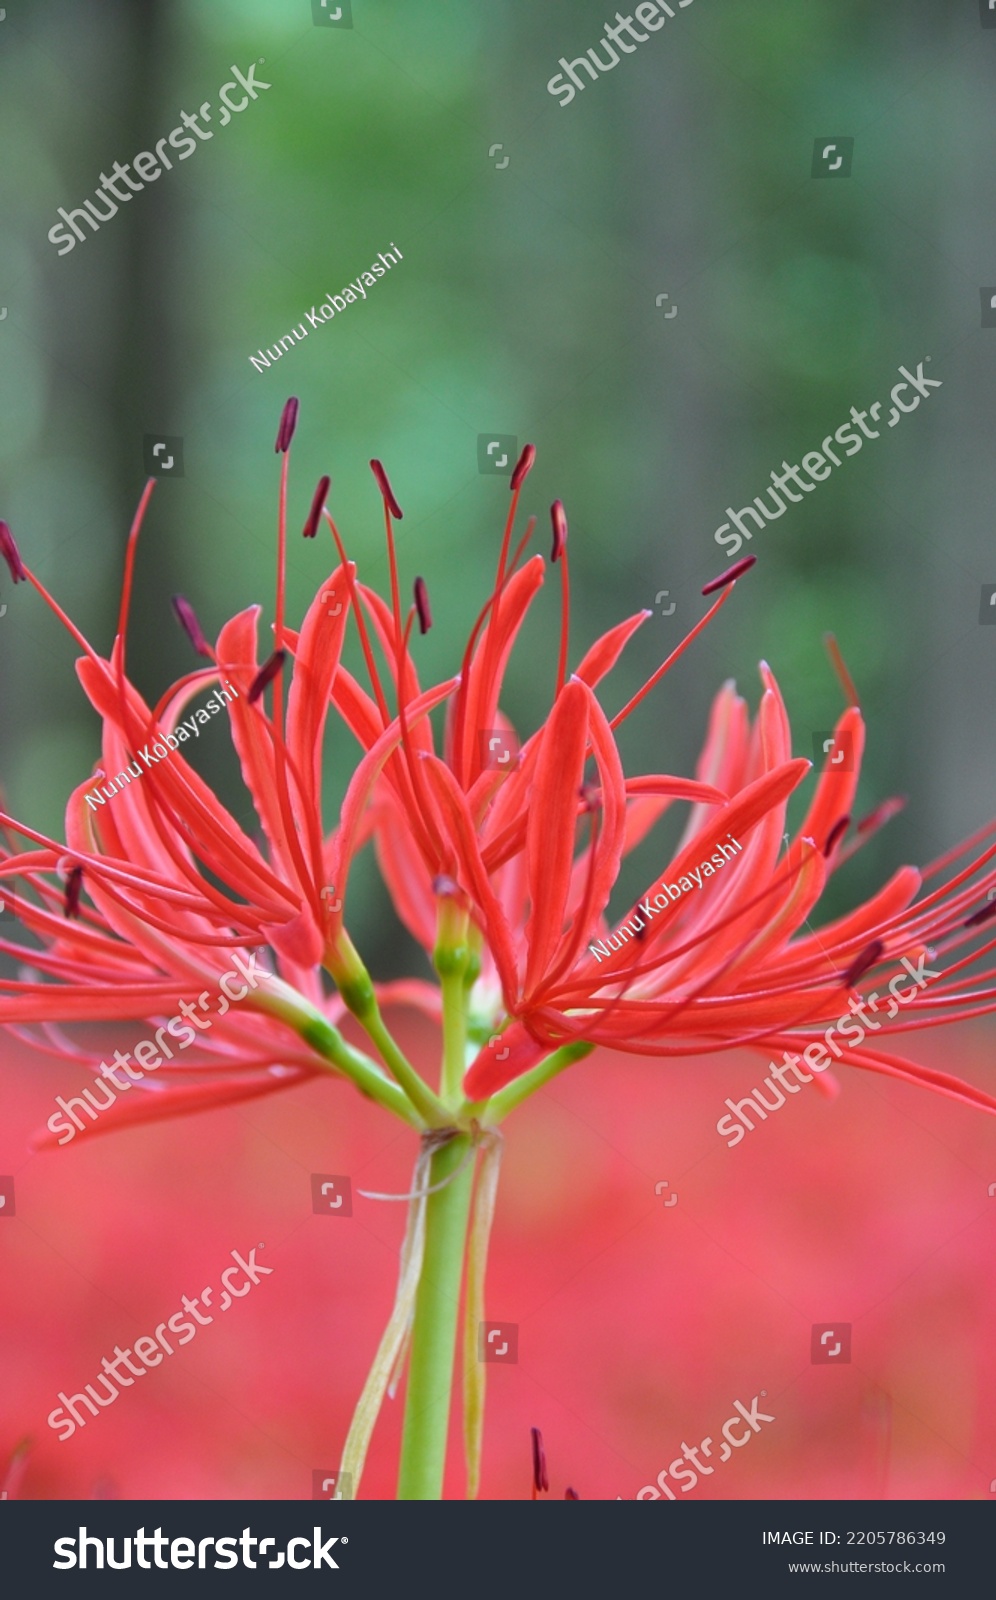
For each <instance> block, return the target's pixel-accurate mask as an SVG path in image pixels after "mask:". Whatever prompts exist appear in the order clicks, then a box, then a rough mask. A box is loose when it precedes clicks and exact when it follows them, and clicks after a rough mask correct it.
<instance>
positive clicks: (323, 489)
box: [303, 477, 332, 539]
mask: <svg viewBox="0 0 996 1600" xmlns="http://www.w3.org/2000/svg"><path fill="white" fill-rule="evenodd" d="M331 487H332V480H331V478H328V477H325V478H319V480H318V488H317V489H316V490H315V493H314V496H313V498H312V501H311V510H310V511H309V512H308V520H307V522H306V523H305V524H304V530H303V531H304V537H305V538H306V539H313V538H314V537H315V534H316V533H317V532H318V524H319V523H320V522H321V520H322V512H323V511H324V510H325V501H326V499H327V497H328V492H329V489H330V488H331Z"/></svg>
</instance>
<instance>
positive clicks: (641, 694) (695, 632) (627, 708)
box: [609, 587, 733, 729]
mask: <svg viewBox="0 0 996 1600" xmlns="http://www.w3.org/2000/svg"><path fill="white" fill-rule="evenodd" d="M732 593H733V589H732V587H731V588H727V589H724V590H723V593H722V594H721V595H720V597H719V599H718V600H716V601H714V602H713V604H712V605H711V606H710V608H709V610H708V611H707V612H706V614H705V616H704V617H702V618H701V620H700V621H699V622H697V623H696V624H695V626H694V628H693V629H692V631H691V632H690V633H687V634H686V635H685V637H684V639H682V641H681V643H680V644H679V645H678V646H677V647H676V648H675V649H674V650H672V651H671V654H670V655H669V656H668V658H667V660H666V661H664V662H663V663H662V664H661V665H660V666H659V667H658V668H657V671H656V672H655V673H653V674H652V675H651V676H650V677H649V678H648V679H647V681H646V683H645V684H644V685H643V688H642V689H638V690H637V692H636V694H635V695H634V696H633V698H632V699H631V700H628V701H627V702H626V704H625V705H624V706H623V708H622V710H621V711H617V712H616V714H615V716H614V717H613V718H612V721H611V722H610V723H609V727H610V728H611V729H615V728H618V726H619V724H620V722H624V721H625V720H626V718H627V717H628V716H629V715H630V713H631V712H632V711H635V710H636V708H637V706H638V705H639V704H640V701H641V700H643V699H644V698H645V696H646V695H648V694H649V693H650V691H651V689H653V688H654V687H655V685H656V684H658V683H659V682H660V680H661V679H662V678H663V676H664V674H665V673H666V672H670V670H671V668H672V667H673V666H674V663H675V662H676V661H677V660H678V658H679V657H680V656H683V655H684V653H685V651H686V650H687V649H688V646H689V645H690V644H691V643H692V641H693V639H697V638H698V636H699V634H700V633H701V632H702V630H703V628H707V627H708V626H709V623H710V622H711V621H712V619H713V617H714V616H715V615H716V612H717V611H718V610H719V609H720V607H721V606H725V604H726V602H727V600H729V598H730V596H731V594H732Z"/></svg>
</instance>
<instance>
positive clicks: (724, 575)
mask: <svg viewBox="0 0 996 1600" xmlns="http://www.w3.org/2000/svg"><path fill="white" fill-rule="evenodd" d="M756 560H757V556H744V557H743V559H742V560H741V561H734V563H733V565H732V567H727V569H726V571H725V572H721V573H720V574H719V577H718V578H710V579H709V582H708V583H707V584H705V586H704V587H703V590H702V593H703V594H704V595H706V594H713V593H714V592H715V591H716V590H717V589H725V588H726V586H727V584H728V583H736V581H737V579H738V578H740V577H742V576H743V574H744V573H745V572H749V571H750V569H751V567H752V566H753V565H754V563H755V561H756Z"/></svg>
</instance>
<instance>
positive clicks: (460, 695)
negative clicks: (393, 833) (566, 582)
mask: <svg viewBox="0 0 996 1600" xmlns="http://www.w3.org/2000/svg"><path fill="white" fill-rule="evenodd" d="M535 459H536V446H535V445H531V444H527V445H526V446H525V448H524V449H523V451H522V454H521V455H520V457H519V459H518V461H517V462H516V464H515V470H514V471H513V473H512V478H511V485H510V486H511V490H512V503H511V505H510V506H509V508H508V516H507V517H506V519H505V531H504V533H503V535H502V541H501V550H500V552H499V555H498V571H497V575H496V577H495V583H494V588H493V589H492V591H491V599H490V601H489V605H490V606H491V619H490V621H489V623H488V635H487V641H486V644H485V649H484V662H483V673H484V681H485V683H487V682H489V681H490V674H491V670H492V666H493V663H494V653H495V650H496V649H497V646H498V610H499V604H500V600H501V594H502V591H503V589H504V587H505V578H506V564H507V562H508V547H509V544H510V543H511V539H512V528H513V527H514V525H515V518H516V514H517V512H518V509H519V495H520V494H521V492H522V485H523V483H524V482H525V480H526V478H527V477H528V476H529V473H530V471H531V470H532V465H533V462H534V461H535ZM526 531H527V533H528V532H529V531H530V530H529V529H527V530H526ZM486 614H487V607H485V609H484V612H482V616H481V618H479V619H478V626H480V623H481V621H482V620H483V617H484V616H486ZM475 632H476V629H475ZM472 644H473V635H472V636H471V640H470V641H469V642H468V645H467V650H466V652H465V654H464V666H463V669H462V670H461V673H460V688H459V689H458V691H457V697H456V705H455V707H454V714H453V767H454V772H455V775H456V778H457V781H458V782H459V783H466V781H467V779H468V777H469V773H468V772H467V770H466V764H465V762H464V738H465V727H466V721H467V699H468V695H469V683H468V676H469V675H468V671H467V666H468V664H469V660H470V652H471V648H472Z"/></svg>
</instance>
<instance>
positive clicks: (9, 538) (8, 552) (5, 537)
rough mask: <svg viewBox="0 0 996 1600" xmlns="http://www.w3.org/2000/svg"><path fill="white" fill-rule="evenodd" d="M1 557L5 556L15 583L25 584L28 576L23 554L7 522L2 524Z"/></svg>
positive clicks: (0, 536) (0, 526)
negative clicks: (22, 558)
mask: <svg viewBox="0 0 996 1600" xmlns="http://www.w3.org/2000/svg"><path fill="white" fill-rule="evenodd" d="M0 556H3V558H4V560H5V561H6V563H7V566H8V568H9V570H10V575H11V577H12V578H13V580H14V582H15V583H23V582H24V580H25V578H26V577H27V576H28V575H27V573H26V572H25V570H24V562H23V561H22V560H21V552H20V550H18V548H17V545H16V543H15V542H14V535H13V534H12V533H11V531H10V529H9V527H8V526H7V524H6V522H0Z"/></svg>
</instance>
